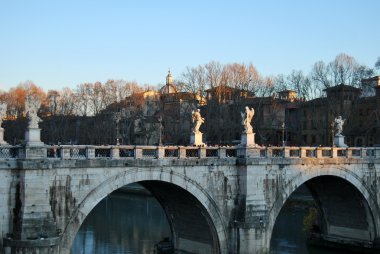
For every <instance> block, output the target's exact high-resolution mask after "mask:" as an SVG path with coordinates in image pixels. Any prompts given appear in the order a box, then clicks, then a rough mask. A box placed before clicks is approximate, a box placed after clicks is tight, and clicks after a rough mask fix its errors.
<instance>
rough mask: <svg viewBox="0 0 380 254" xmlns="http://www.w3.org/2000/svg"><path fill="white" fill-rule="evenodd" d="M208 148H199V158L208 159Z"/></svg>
mask: <svg viewBox="0 0 380 254" xmlns="http://www.w3.org/2000/svg"><path fill="white" fill-rule="evenodd" d="M206 149H207V148H206V147H199V148H198V158H199V159H201V158H206Z"/></svg>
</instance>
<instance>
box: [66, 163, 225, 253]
mask: <svg viewBox="0 0 380 254" xmlns="http://www.w3.org/2000/svg"><path fill="white" fill-rule="evenodd" d="M131 183H141V184H142V185H143V186H144V187H145V188H147V189H148V190H150V191H151V192H152V194H153V196H155V192H157V191H158V190H159V189H160V187H162V186H167V187H169V189H170V190H169V191H167V192H170V191H179V192H180V194H181V195H185V196H184V199H190V200H191V201H194V202H195V203H194V204H193V205H195V207H196V208H197V209H199V211H198V214H201V215H202V216H203V217H204V218H203V219H204V222H205V223H207V224H208V226H209V231H210V234H211V236H212V244H213V246H212V252H211V253H227V252H228V249H229V248H228V241H227V237H228V235H227V234H228V231H227V228H226V225H227V223H225V221H224V219H223V217H222V214H221V212H220V210H219V208H218V207H217V204H216V203H215V202H214V200H213V198H212V197H211V196H210V195H209V194H208V192H207V191H206V190H205V189H203V188H202V187H201V186H200V185H199V184H198V183H197V182H196V181H194V180H192V179H190V178H188V177H187V176H186V175H183V174H179V173H176V172H173V171H171V170H166V169H162V168H161V169H159V168H155V169H152V168H134V169H126V170H125V171H122V172H120V173H118V174H116V175H112V176H110V177H108V178H106V179H105V180H104V181H102V182H101V183H99V184H98V185H97V186H94V188H93V189H92V191H90V192H89V193H88V194H87V195H86V196H85V197H84V198H83V199H82V200H81V201H80V202H79V205H78V207H77V208H76V210H75V211H74V212H73V214H72V216H71V218H70V220H69V222H68V223H67V225H66V227H65V229H64V230H63V232H62V239H61V245H60V246H61V250H63V252H64V253H69V252H70V248H71V245H72V243H73V241H74V238H75V236H76V233H77V232H78V230H79V228H80V226H81V225H82V223H83V221H84V219H85V218H86V217H87V216H88V214H89V213H90V212H91V211H92V209H93V208H94V207H95V206H96V205H97V204H98V203H99V202H100V201H101V200H102V199H104V198H105V197H106V196H107V195H108V194H110V193H112V192H113V191H115V190H117V189H119V188H121V187H123V186H125V185H128V184H131ZM158 192H159V191H158ZM157 199H158V201H159V202H160V203H161V204H162V202H165V201H168V200H167V199H168V198H166V200H165V194H163V192H161V195H160V197H159V198H157ZM191 201H189V200H187V201H185V203H186V202H191ZM163 208H164V210H165V212H168V209H167V207H166V208H165V207H163ZM194 209H195V208H194ZM169 210H170V209H169ZM168 219H169V224H171V221H170V218H169V216H168ZM171 226H173V225H171ZM172 230H173V228H172ZM173 234H175V233H173ZM174 241H175V245H177V246H176V247H178V242H177V243H176V240H175V239H174ZM184 244H185V245H186V244H189V243H184ZM190 244H191V243H190ZM182 245H183V244H182ZM180 247H181V246H180Z"/></svg>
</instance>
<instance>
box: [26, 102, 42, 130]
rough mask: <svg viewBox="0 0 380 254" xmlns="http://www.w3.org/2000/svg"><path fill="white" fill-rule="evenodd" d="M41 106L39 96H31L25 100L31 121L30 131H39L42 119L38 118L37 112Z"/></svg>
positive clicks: (27, 113)
mask: <svg viewBox="0 0 380 254" xmlns="http://www.w3.org/2000/svg"><path fill="white" fill-rule="evenodd" d="M40 106H41V101H40V99H39V98H38V97H37V96H35V95H34V96H32V95H29V96H27V97H26V100H25V111H26V115H27V117H28V120H29V125H28V128H29V129H34V128H35V129H38V123H39V122H41V119H40V118H39V117H38V116H37V111H38V109H39V108H40Z"/></svg>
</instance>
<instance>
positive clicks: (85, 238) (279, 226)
mask: <svg viewBox="0 0 380 254" xmlns="http://www.w3.org/2000/svg"><path fill="white" fill-rule="evenodd" d="M135 187H136V186H135ZM290 201H291V202H292V203H291V204H292V205H287V206H285V208H283V209H282V210H281V213H280V215H279V217H278V219H277V221H276V225H275V229H274V232H273V235H272V242H271V253H272V254H285V253H295V254H308V253H310V254H337V253H346V252H339V251H330V250H326V249H319V248H315V247H309V246H307V245H306V243H305V242H306V241H305V240H306V232H305V231H304V230H303V228H304V225H303V218H304V217H305V215H306V214H307V213H308V207H306V206H305V203H306V204H307V203H308V202H312V201H311V197H310V196H308V193H307V192H305V191H304V190H303V191H300V192H298V193H296V194H295V195H292V196H291V200H290ZM305 201H306V202H305ZM297 204H301V205H297ZM170 235H171V232H170V227H169V224H168V223H167V219H166V216H165V214H164V212H163V210H162V208H161V206H160V204H159V203H158V202H157V201H156V199H155V198H153V197H152V196H150V195H145V194H141V193H139V192H135V193H128V192H115V193H113V194H111V195H110V196H108V197H107V198H105V199H104V200H102V201H101V202H100V203H99V204H98V205H97V206H96V207H95V208H94V209H93V211H91V213H90V214H89V215H88V216H87V218H86V219H85V221H84V222H83V224H82V226H81V228H80V230H79V232H78V233H77V235H76V237H75V240H74V243H73V246H72V248H71V253H73V254H97V253H99V254H137V253H138V254H148V253H149V254H152V253H153V248H154V244H156V243H158V242H159V241H160V240H162V239H163V238H164V237H170Z"/></svg>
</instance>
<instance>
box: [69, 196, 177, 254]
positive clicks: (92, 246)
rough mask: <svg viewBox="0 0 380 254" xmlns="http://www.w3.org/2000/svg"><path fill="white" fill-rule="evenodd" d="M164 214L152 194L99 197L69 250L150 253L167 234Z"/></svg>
mask: <svg viewBox="0 0 380 254" xmlns="http://www.w3.org/2000/svg"><path fill="white" fill-rule="evenodd" d="M170 236H171V232H170V227H169V225H168V223H167V219H166V217H165V214H164V212H163V210H162V208H161V206H160V204H159V203H158V202H157V200H156V199H155V198H153V197H151V196H147V195H141V194H131V193H129V194H126V193H125V192H120V191H119V192H114V193H112V194H111V195H110V196H108V197H107V198H105V199H104V200H102V201H101V202H100V203H99V204H98V205H97V206H96V207H95V208H94V209H93V210H92V211H91V213H90V214H89V215H88V216H87V218H86V219H85V221H84V222H83V224H82V226H81V228H80V229H79V231H78V233H77V235H76V237H75V240H74V243H73V246H72V248H71V253H73V254H74V253H75V254H77V253H80V254H94V253H102V254H111V253H112V254H125V253H139V254H140V253H149V254H151V253H153V246H154V244H156V243H158V242H159V241H160V240H162V239H163V238H164V237H170Z"/></svg>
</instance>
